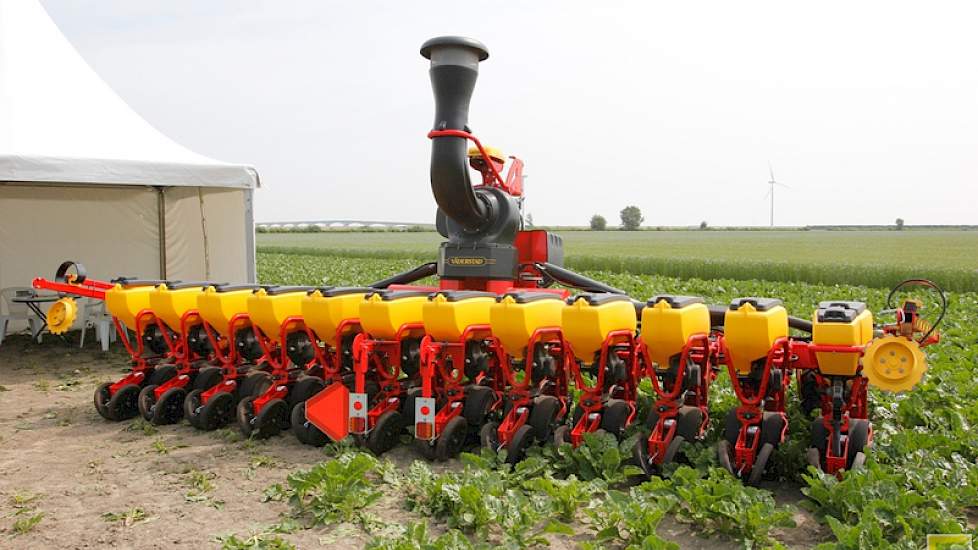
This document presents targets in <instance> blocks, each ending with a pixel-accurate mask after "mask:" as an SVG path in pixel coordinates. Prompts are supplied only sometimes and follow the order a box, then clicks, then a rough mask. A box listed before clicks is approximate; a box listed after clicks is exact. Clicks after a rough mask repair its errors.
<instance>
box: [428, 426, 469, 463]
mask: <svg viewBox="0 0 978 550" xmlns="http://www.w3.org/2000/svg"><path fill="white" fill-rule="evenodd" d="M468 430H469V425H468V422H466V421H465V418H463V417H461V416H456V417H455V418H453V419H451V420H449V421H448V424H445V429H444V430H442V432H441V437H439V438H438V442H437V443H435V458H437V459H438V460H448V459H449V458H454V457H456V456H458V454H459V453H460V452H462V447H464V446H465V437H466V435H468Z"/></svg>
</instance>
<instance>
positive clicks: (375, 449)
mask: <svg viewBox="0 0 978 550" xmlns="http://www.w3.org/2000/svg"><path fill="white" fill-rule="evenodd" d="M402 431H404V417H403V416H402V415H401V413H399V412H398V411H387V412H385V413H384V414H382V415H380V418H378V419H377V425H376V426H374V429H373V430H371V431H370V435H368V436H367V448H368V449H370V452H372V453H373V454H375V455H377V456H380V455H382V454H384V453H386V452H387V451H389V450H391V449H393V448H394V447H395V446H396V445H397V443H398V441H399V440H400V438H401V432H402Z"/></svg>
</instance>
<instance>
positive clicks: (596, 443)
mask: <svg viewBox="0 0 978 550" xmlns="http://www.w3.org/2000/svg"><path fill="white" fill-rule="evenodd" d="M635 440H636V436H632V437H628V438H626V439H625V440H624V441H622V442H621V443H619V442H618V440H617V439H616V438H615V436H613V435H611V434H609V433H586V434H584V442H583V443H582V444H581V445H580V446H578V447H577V448H574V447H572V446H571V445H570V444H569V443H565V444H563V445H561V446H560V447H557V448H554V447H544V448H543V449H542V450H541V451H539V452H541V453H542V455H543V456H544V457H546V458H547V459H549V460H550V461H551V464H552V466H553V468H554V470H556V471H557V472H559V473H560V474H562V475H576V476H577V477H578V478H580V479H582V480H584V481H591V480H594V479H600V480H603V481H605V482H607V483H608V484H609V485H617V484H621V483H624V482H625V481H627V480H628V479H630V478H633V477H635V476H639V475H641V474H642V471H641V470H640V469H639V468H638V467H636V466H633V465H631V460H632V452H631V449H632V447H633V446H634V445H635Z"/></svg>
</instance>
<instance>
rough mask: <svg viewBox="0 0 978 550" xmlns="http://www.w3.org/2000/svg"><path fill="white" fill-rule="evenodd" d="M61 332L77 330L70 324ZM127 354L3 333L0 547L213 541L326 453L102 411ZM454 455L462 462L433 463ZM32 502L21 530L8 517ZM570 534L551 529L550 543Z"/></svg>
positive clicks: (360, 540)
mask: <svg viewBox="0 0 978 550" xmlns="http://www.w3.org/2000/svg"><path fill="white" fill-rule="evenodd" d="M69 339H70V340H71V341H72V342H77V335H69ZM125 365H126V356H125V355H124V354H123V350H122V348H121V346H115V347H114V348H113V350H112V351H110V352H109V353H108V354H104V353H102V352H101V351H100V350H98V349H97V347H96V346H95V345H94V344H93V345H91V346H89V347H87V348H86V349H84V350H79V349H78V347H77V344H72V345H70V346H69V345H66V344H65V343H64V342H62V341H60V340H59V339H57V338H55V337H52V336H48V335H46V336H45V339H44V343H43V344H42V345H36V344H33V343H31V342H30V341H29V338H27V337H26V336H9V337H8V339H6V340H5V341H4V343H3V345H2V346H0V548H24V549H27V548H55V547H57V548H72V549H73V548H108V547H114V548H141V549H144V548H145V549H148V548H219V547H220V543H219V542H218V541H217V537H219V536H221V535H227V534H231V533H234V534H237V535H239V536H246V535H248V534H250V533H252V532H256V531H260V530H262V529H263V528H266V527H267V526H269V525H271V524H274V523H276V522H278V521H280V520H281V514H283V513H284V512H286V511H287V504H285V503H278V502H262V501H261V499H262V494H263V493H264V491H265V489H266V488H267V487H268V486H269V485H271V484H273V483H278V482H281V481H283V480H284V479H285V477H286V475H287V474H288V473H289V472H291V471H294V470H296V469H300V468H308V467H309V466H311V465H312V464H315V463H317V462H319V461H321V460H325V459H327V457H325V456H324V455H323V453H322V451H321V450H319V449H315V448H311V447H308V446H304V445H302V444H300V443H299V442H298V441H297V440H296V439H295V438H294V437H293V436H292V435H291V434H290V433H285V434H284V435H283V436H280V437H276V438H273V439H272V440H270V441H250V440H242V438H241V437H240V436H239V435H238V432H237V429H236V428H228V429H224V430H219V431H217V432H210V433H208V432H201V431H198V430H195V429H194V428H192V427H191V426H189V425H188V424H186V423H185V422H184V423H181V424H179V425H176V426H163V427H160V428H155V427H153V426H151V425H148V424H146V423H144V422H141V421H126V422H120V423H114V422H109V421H106V420H104V419H102V418H101V417H100V416H99V415H98V413H97V412H96V411H95V408H94V407H93V405H92V394H93V391H94V389H95V387H96V386H97V385H98V384H99V383H101V382H104V381H108V380H113V379H116V378H118V377H119V376H121V374H122V373H123V372H125ZM387 457H388V458H390V459H391V460H393V461H394V462H395V464H397V465H399V466H403V467H405V468H406V467H407V465H409V464H410V462H411V461H413V460H415V459H417V456H416V455H415V454H414V453H413V452H412V451H411V450H410V449H404V448H401V449H395V450H394V451H392V452H391V453H390V454H389V455H387ZM452 467H458V465H457V464H453V463H452V462H449V463H445V464H443V465H438V468H437V469H438V470H441V469H442V468H452ZM208 486H209V487H208ZM202 489H204V490H202ZM776 496H777V498H778V500H779V501H781V502H785V503H793V502H795V501H797V500H799V498H800V495H799V493H798V490H797V488H785V489H780V490H778V491H777V492H776ZM370 511H371V512H372V513H373V514H375V515H376V516H377V517H379V518H382V520H383V521H385V522H390V523H395V522H400V523H406V522H410V521H417V520H418V519H420V518H419V517H418V516H416V515H415V514H413V513H410V512H408V511H405V510H403V509H402V507H401V504H400V502H399V498H398V496H397V495H394V494H387V495H385V497H384V498H383V499H382V500H381V501H380V502H379V503H377V504H376V505H374V506H373V507H372V508H371V509H370ZM38 515H39V517H40V521H39V522H38V523H37V524H36V525H34V526H33V527H32V528H30V529H29V530H28V529H22V530H24V531H26V532H23V533H19V532H17V530H16V529H15V528H14V525H15V522H18V521H19V520H25V519H29V518H33V517H38ZM796 522H797V523H798V527H796V528H794V529H791V530H790V532H785V533H783V536H782V537H780V538H781V539H782V540H784V541H785V542H786V543H788V544H789V545H790V546H792V547H799V548H804V547H809V546H812V545H814V544H815V543H816V542H818V540H819V539H822V540H824V536H825V530H824V528H822V527H820V526H819V525H818V524H817V522H816V521H815V520H814V518H812V517H810V516H809V515H807V514H805V513H803V512H801V511H799V512H798V514H797V515H796ZM22 523H23V522H22ZM660 534H661V535H662V536H664V537H667V538H670V539H672V540H675V541H676V542H679V543H680V544H681V545H682V546H683V548H704V549H705V548H710V549H722V548H740V547H741V545H740V544H738V543H734V542H732V541H723V540H717V539H709V540H707V539H703V538H699V537H697V536H695V534H694V533H692V532H690V530H689V528H688V527H686V526H685V525H682V524H678V523H676V522H674V521H671V520H668V521H666V522H664V523H663V524H662V526H661V527H660ZM284 538H286V539H288V540H289V541H291V542H293V543H295V544H296V545H297V546H298V547H299V548H324V547H328V548H360V547H362V546H363V545H364V544H365V542H366V541H367V540H368V539H369V536H368V535H366V534H365V533H363V532H362V531H361V530H360V529H359V528H358V527H356V526H353V525H348V524H341V525H338V526H333V527H331V528H324V529H311V530H305V531H299V532H296V533H293V534H289V535H284ZM573 545H574V541H568V540H564V539H555V540H554V545H553V546H554V547H555V548H561V547H573Z"/></svg>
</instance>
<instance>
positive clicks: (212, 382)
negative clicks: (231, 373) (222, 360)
mask: <svg viewBox="0 0 978 550" xmlns="http://www.w3.org/2000/svg"><path fill="white" fill-rule="evenodd" d="M222 380H224V374H223V373H222V372H221V367H204V368H202V369H200V370H199V371H197V378H194V385H193V388H194V389H198V390H202V391H207V390H209V389H211V388H213V387H214V386H216V385H218V384H220V383H221V381H222Z"/></svg>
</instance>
